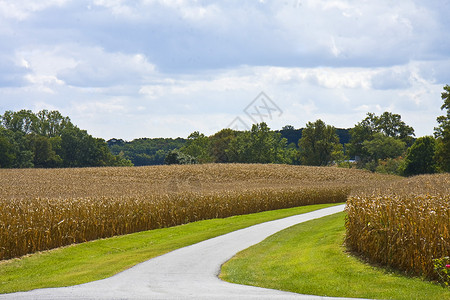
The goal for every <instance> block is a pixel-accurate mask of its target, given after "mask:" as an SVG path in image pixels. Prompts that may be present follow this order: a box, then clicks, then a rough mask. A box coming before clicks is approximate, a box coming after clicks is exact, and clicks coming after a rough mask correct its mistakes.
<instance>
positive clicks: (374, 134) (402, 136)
mask: <svg viewBox="0 0 450 300" xmlns="http://www.w3.org/2000/svg"><path fill="white" fill-rule="evenodd" d="M350 135H351V139H350V142H349V143H348V145H347V149H348V154H349V155H350V156H351V157H355V158H356V159H357V161H358V165H359V167H361V168H366V169H369V170H372V171H375V170H376V168H377V167H378V164H379V160H386V159H388V158H395V155H397V156H400V155H401V154H402V153H403V151H404V150H405V148H406V147H407V146H410V145H411V144H412V143H413V136H414V129H413V128H412V127H410V126H408V125H406V124H405V122H403V121H402V120H401V116H400V115H398V114H393V113H390V112H384V113H383V114H381V115H380V116H376V115H375V114H373V113H368V114H367V117H366V118H365V119H364V120H362V121H361V122H359V123H358V124H356V125H355V126H354V127H353V128H352V129H350Z"/></svg>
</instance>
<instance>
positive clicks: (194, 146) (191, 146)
mask: <svg viewBox="0 0 450 300" xmlns="http://www.w3.org/2000/svg"><path fill="white" fill-rule="evenodd" d="M180 151H181V152H183V153H184V154H187V155H189V156H192V157H195V158H196V160H197V161H198V162H199V163H210V162H213V161H214V158H213V157H212V155H211V144H210V141H209V138H208V137H207V136H205V135H204V134H203V133H200V132H198V131H195V132H193V133H191V134H190V135H189V136H188V138H187V141H186V144H185V145H184V146H183V147H181V149H180Z"/></svg>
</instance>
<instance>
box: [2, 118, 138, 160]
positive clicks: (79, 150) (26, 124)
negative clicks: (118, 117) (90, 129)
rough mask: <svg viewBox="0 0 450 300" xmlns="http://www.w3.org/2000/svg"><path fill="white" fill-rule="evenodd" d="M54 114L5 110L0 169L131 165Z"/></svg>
mask: <svg viewBox="0 0 450 300" xmlns="http://www.w3.org/2000/svg"><path fill="white" fill-rule="evenodd" d="M131 165H132V163H131V162H130V161H129V160H127V159H125V158H124V157H123V156H120V155H113V154H112V153H111V151H110V150H109V148H108V145H107V143H106V141H105V140H103V139H100V138H94V137H92V136H91V135H90V134H88V133H87V131H86V130H81V129H79V128H78V127H77V126H75V125H73V124H72V122H71V121H70V119H69V117H64V116H62V115H61V113H60V112H58V111H48V110H42V111H39V112H38V113H36V114H35V113H33V112H32V111H31V110H20V111H17V112H14V111H6V112H5V113H4V114H3V115H1V116H0V167H1V168H32V167H36V168H59V167H100V166H131Z"/></svg>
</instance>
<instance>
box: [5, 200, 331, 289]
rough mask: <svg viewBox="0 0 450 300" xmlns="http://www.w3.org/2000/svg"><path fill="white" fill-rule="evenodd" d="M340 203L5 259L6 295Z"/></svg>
mask: <svg viewBox="0 0 450 300" xmlns="http://www.w3.org/2000/svg"><path fill="white" fill-rule="evenodd" d="M333 205H336V204H320V205H310V206H303V207H295V208H289V209H281V210H276V211H267V212H261V213H255V214H250V215H241V216H234V217H229V218H225V219H212V220H205V221H199V222H194V223H189V224H185V225H181V226H176V227H171V228H163V229H156V230H150V231H144V232H139V233H134V234H129V235H124V236H119V237H113V238H108V239H102V240H96V241H91V242H87V243H82V244H77V245H72V246H68V247H64V248H58V249H54V250H50V251H45V252H39V253H35V254H32V255H28V256H25V257H22V258H18V259H11V260H7V261H2V262H0V293H11V292H17V291H28V290H32V289H36V288H44V287H61V286H69V285H75V284H81V283H85V282H89V281H94V280H99V279H103V278H107V277H110V276H112V275H114V274H116V273H118V272H120V271H123V270H125V269H128V268H130V267H131V266H133V265H136V264H137V263H140V262H143V261H145V260H148V259H150V258H152V257H155V256H158V255H162V254H164V253H167V252H169V251H172V250H175V249H177V248H181V247H184V246H188V245H191V244H194V243H197V242H200V241H203V240H206V239H209V238H212V237H215V236H218V235H222V234H225V233H228V232H231V231H234V230H238V229H241V228H245V227H248V226H251V225H254V224H258V223H262V222H266V221H270V220H275V219H280V218H284V217H288V216H292V215H296V214H301V213H306V212H309V211H313V210H316V209H320V208H325V207H329V206H333Z"/></svg>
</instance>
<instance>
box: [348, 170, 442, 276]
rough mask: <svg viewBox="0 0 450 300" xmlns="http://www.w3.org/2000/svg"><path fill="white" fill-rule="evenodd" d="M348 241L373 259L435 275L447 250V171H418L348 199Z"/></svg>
mask: <svg viewBox="0 0 450 300" xmlns="http://www.w3.org/2000/svg"><path fill="white" fill-rule="evenodd" d="M346 210H347V215H348V217H347V220H346V228H347V236H346V244H347V246H348V247H349V249H350V250H352V251H354V252H356V253H359V254H361V255H363V256H364V257H366V258H367V259H368V260H369V261H371V262H373V263H380V264H382V265H386V266H388V267H392V268H396V269H399V270H402V271H405V272H407V273H410V274H414V275H419V276H426V277H428V278H431V279H437V274H436V273H435V271H434V268H433V259H435V258H441V257H444V256H449V255H450V222H449V220H450V218H449V216H450V174H437V175H420V176H416V177H412V178H406V179H404V180H401V181H397V182H394V183H392V184H389V185H385V186H383V185H381V186H380V187H378V188H376V189H366V190H363V191H359V192H357V193H354V194H353V195H351V196H350V197H349V199H348V200H347V209H346Z"/></svg>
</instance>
